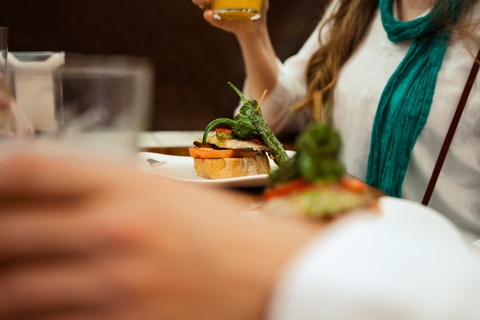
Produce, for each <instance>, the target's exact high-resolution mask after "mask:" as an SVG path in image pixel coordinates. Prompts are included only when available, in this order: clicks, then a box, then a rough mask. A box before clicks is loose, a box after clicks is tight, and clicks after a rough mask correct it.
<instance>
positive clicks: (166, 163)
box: [135, 151, 295, 188]
mask: <svg viewBox="0 0 480 320" xmlns="http://www.w3.org/2000/svg"><path fill="white" fill-rule="evenodd" d="M287 154H288V155H289V156H290V157H291V156H293V154H295V152H294V151H287ZM135 161H136V162H137V164H139V165H140V166H141V167H142V168H145V169H147V170H149V171H153V172H154V173H156V174H158V175H161V176H164V177H168V178H173V179H177V180H183V181H191V182H196V183H202V184H208V185H212V186H221V187H235V188H250V187H263V186H266V185H268V183H269V181H268V174H259V175H254V176H248V177H238V178H231V179H215V180H212V179H206V178H203V177H200V176H199V175H197V173H196V172H195V168H194V167H193V159H192V158H191V157H183V156H172V155H167V154H160V153H152V152H139V153H137V155H136V157H135ZM270 166H271V168H272V169H275V168H277V165H276V164H275V163H274V162H273V161H272V160H270Z"/></svg>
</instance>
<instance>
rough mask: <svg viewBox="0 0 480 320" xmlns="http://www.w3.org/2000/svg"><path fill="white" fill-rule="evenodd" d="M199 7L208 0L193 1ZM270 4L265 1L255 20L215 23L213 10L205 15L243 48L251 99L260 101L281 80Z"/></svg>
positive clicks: (206, 18) (213, 24)
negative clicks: (270, 28) (269, 19)
mask: <svg viewBox="0 0 480 320" xmlns="http://www.w3.org/2000/svg"><path fill="white" fill-rule="evenodd" d="M192 2H193V3H194V4H196V5H199V6H206V5H208V3H209V1H208V0H192ZM268 7H269V1H268V0H263V4H262V17H261V18H260V19H258V20H255V21H226V20H216V19H214V17H213V12H212V10H205V12H204V13H203V16H204V18H205V20H206V21H208V22H209V23H210V24H211V25H212V26H214V27H217V28H219V29H222V30H225V31H227V32H230V33H233V34H234V35H235V36H236V38H237V40H238V43H239V45H240V48H241V51H242V56H243V59H244V63H245V72H246V75H247V78H248V80H249V84H250V91H251V93H252V97H249V98H251V99H256V100H260V98H261V97H262V95H263V92H264V91H265V90H267V94H268V93H270V92H271V91H273V89H274V87H275V85H276V82H277V77H278V66H277V63H276V59H277V55H276V53H275V50H274V48H273V46H272V42H271V40H270V35H269V33H268V28H267V12H268Z"/></svg>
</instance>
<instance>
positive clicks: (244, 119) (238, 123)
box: [202, 82, 289, 166]
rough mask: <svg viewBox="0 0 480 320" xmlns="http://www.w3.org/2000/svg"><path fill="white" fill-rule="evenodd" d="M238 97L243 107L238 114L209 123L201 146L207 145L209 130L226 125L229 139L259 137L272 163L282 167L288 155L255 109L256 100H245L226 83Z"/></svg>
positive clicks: (259, 111) (256, 105)
mask: <svg viewBox="0 0 480 320" xmlns="http://www.w3.org/2000/svg"><path fill="white" fill-rule="evenodd" d="M228 84H229V85H230V86H231V87H232V88H233V89H234V90H235V91H236V92H237V94H238V95H239V96H240V98H241V99H242V101H243V105H242V107H241V108H240V112H239V113H238V114H237V115H236V116H235V118H233V119H229V118H219V119H215V120H213V121H212V122H210V123H209V124H208V125H207V127H206V128H205V132H204V133H203V140H202V144H206V143H207V137H208V133H209V132H210V130H211V129H213V128H214V127H215V126H217V125H219V124H226V125H228V126H230V127H231V128H232V133H231V134H230V137H231V138H234V139H238V140H248V139H251V138H256V137H261V138H262V140H263V142H264V143H265V145H266V146H267V147H269V148H270V149H271V150H272V152H271V156H272V158H273V161H274V162H275V163H276V164H277V165H278V166H281V165H283V164H284V163H285V162H286V161H287V160H288V159H289V157H288V155H287V153H286V152H285V150H284V149H283V145H282V144H281V143H280V141H278V139H277V137H276V136H275V134H274V133H273V132H272V130H271V129H270V127H269V126H268V125H267V123H266V122H265V119H264V118H263V115H262V111H261V110H260V109H259V108H257V107H258V102H257V101H256V100H247V98H245V96H244V95H243V94H242V93H241V92H240V90H238V89H237V88H236V87H235V86H234V85H233V84H232V83H231V82H229V83H228ZM257 109H258V110H257Z"/></svg>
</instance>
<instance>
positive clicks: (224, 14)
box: [211, 0, 262, 20]
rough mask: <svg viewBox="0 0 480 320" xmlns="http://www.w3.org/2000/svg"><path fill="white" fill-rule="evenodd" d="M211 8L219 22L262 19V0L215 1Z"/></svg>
mask: <svg viewBox="0 0 480 320" xmlns="http://www.w3.org/2000/svg"><path fill="white" fill-rule="evenodd" d="M211 6H212V10H213V14H214V17H215V18H216V19H219V20H221V19H225V20H256V19H259V18H260V11H261V9H262V0H213V1H212V3H211Z"/></svg>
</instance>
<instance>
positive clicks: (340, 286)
mask: <svg viewBox="0 0 480 320" xmlns="http://www.w3.org/2000/svg"><path fill="white" fill-rule="evenodd" d="M381 208H382V214H381V216H380V217H376V216H373V215H370V216H358V217H355V218H354V217H350V218H346V219H345V220H344V221H340V222H338V223H336V224H334V225H333V226H332V227H331V228H330V229H329V230H327V231H326V232H325V233H323V234H322V235H319V237H318V238H316V239H314V240H313V241H312V242H311V243H310V244H309V245H308V246H307V247H306V248H304V249H303V251H302V252H300V253H299V254H298V256H297V257H296V258H295V259H294V260H293V261H292V262H291V263H290V265H289V266H288V267H287V269H286V270H285V271H284V273H283V275H282V277H281V279H280V281H279V283H278V286H277V288H276V291H275V293H274V296H273V298H272V301H271V308H270V313H269V316H268V319H269V320H298V319H302V320H313V319H322V320H328V319H335V320H347V319H348V320H349V319H355V320H375V319H395V320H434V319H435V320H451V319H462V320H470V319H471V320H474V319H477V320H478V319H480V251H479V250H478V248H477V247H474V246H473V245H471V244H469V243H467V242H465V240H464V238H463V237H462V236H461V234H460V233H459V232H458V231H457V229H456V228H455V227H454V226H453V224H451V223H450V222H449V221H448V220H446V219H445V218H444V217H443V216H441V215H439V214H437V213H436V212H434V211H433V210H431V209H429V208H425V207H423V206H421V205H419V204H416V203H413V202H409V201H405V200H399V199H391V198H383V199H382V200H381Z"/></svg>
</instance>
